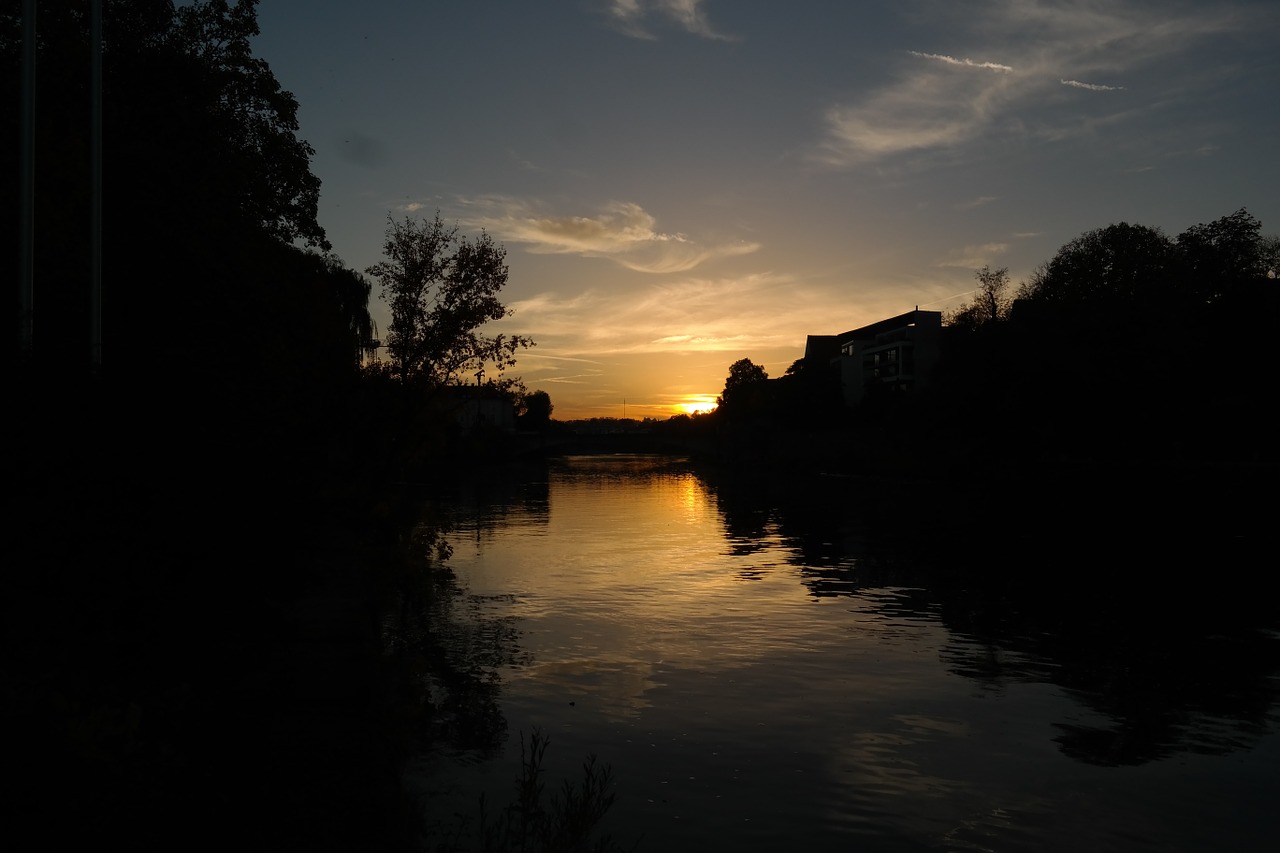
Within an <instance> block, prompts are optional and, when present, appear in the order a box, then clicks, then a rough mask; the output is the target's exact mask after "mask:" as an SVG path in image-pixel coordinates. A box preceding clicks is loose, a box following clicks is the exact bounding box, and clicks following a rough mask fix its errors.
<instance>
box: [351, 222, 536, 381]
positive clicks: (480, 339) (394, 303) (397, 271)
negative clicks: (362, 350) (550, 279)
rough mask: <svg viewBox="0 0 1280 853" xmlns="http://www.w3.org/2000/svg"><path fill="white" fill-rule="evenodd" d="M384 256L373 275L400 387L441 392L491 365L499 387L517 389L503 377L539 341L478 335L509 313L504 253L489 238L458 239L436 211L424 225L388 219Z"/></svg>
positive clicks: (504, 251) (463, 237)
mask: <svg viewBox="0 0 1280 853" xmlns="http://www.w3.org/2000/svg"><path fill="white" fill-rule="evenodd" d="M383 254H384V255H385V257H386V260H384V261H382V262H380V263H377V264H374V265H373V266H371V267H369V269H368V273H369V275H371V276H373V277H374V278H376V279H378V280H379V281H380V282H381V284H382V298H383V299H385V300H387V302H388V304H389V306H390V308H391V327H390V329H389V330H388V332H389V334H388V336H387V351H388V352H389V353H390V355H391V361H392V369H393V371H394V372H395V373H396V374H397V375H398V376H399V377H400V378H401V379H402V380H404V381H406V382H409V381H415V382H416V381H421V382H425V383H426V384H429V385H442V384H446V383H448V382H450V381H456V380H457V379H459V378H461V377H463V376H465V375H466V374H468V373H470V372H473V371H478V370H482V369H484V368H485V366H486V365H492V366H493V367H494V369H495V370H496V371H497V374H498V376H497V377H495V378H494V380H493V381H495V382H496V384H498V385H499V386H501V387H507V386H511V385H513V384H515V382H516V380H510V379H508V380H504V379H503V376H502V374H503V372H504V371H505V370H506V369H508V368H510V367H513V366H514V365H515V363H516V359H515V354H516V352H517V351H518V350H520V349H523V348H526V347H530V346H533V341H531V340H530V339H529V338H526V337H523V336H520V335H511V336H506V335H502V334H498V335H494V336H491V337H487V336H485V335H482V334H481V333H480V329H481V328H482V327H483V326H484V324H486V323H488V322H490V321H491V320H501V319H502V318H503V317H506V316H508V315H509V314H510V313H511V311H510V309H509V308H507V307H506V306H505V305H503V304H502V302H501V301H500V300H499V299H498V293H499V292H500V291H501V290H502V288H503V287H505V286H506V284H507V265H506V249H504V248H503V247H502V246H500V245H498V244H497V243H495V242H494V241H493V238H491V237H490V236H489V235H488V234H486V233H485V232H483V231H481V232H480V235H479V236H478V237H476V238H474V239H468V238H467V237H465V236H460V235H459V233H458V228H457V226H453V227H448V226H446V225H445V224H444V223H443V222H442V221H441V219H440V214H439V213H438V212H437V213H436V215H435V217H434V218H433V219H431V220H421V221H419V220H414V219H412V218H406V219H405V220H404V221H402V222H397V221H395V219H393V218H392V217H391V216H390V215H388V216H387V232H386V240H385V241H384V243H383Z"/></svg>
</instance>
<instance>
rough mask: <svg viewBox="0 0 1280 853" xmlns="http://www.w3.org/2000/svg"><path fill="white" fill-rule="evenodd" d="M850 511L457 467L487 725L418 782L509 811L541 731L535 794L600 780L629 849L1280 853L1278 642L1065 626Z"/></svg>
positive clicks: (758, 493)
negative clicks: (540, 786)
mask: <svg viewBox="0 0 1280 853" xmlns="http://www.w3.org/2000/svg"><path fill="white" fill-rule="evenodd" d="M859 495H861V496H862V498H859V497H858V496H859ZM865 498H866V487H865V486H863V487H855V484H852V483H848V482H841V481H834V480H832V481H824V482H819V483H816V484H815V483H809V484H806V485H803V486H792V487H788V488H781V489H778V490H773V489H770V488H763V487H759V486H752V487H744V486H742V485H740V484H738V483H735V482H729V481H726V480H725V479H724V478H723V475H717V477H709V476H707V475H706V474H704V473H701V472H700V471H699V470H698V469H696V468H695V467H694V466H692V465H690V464H689V463H688V462H687V461H685V460H682V459H677V458H669V457H658V456H582V457H568V458H564V459H560V460H554V461H552V462H551V463H549V464H548V465H547V466H546V467H542V468H536V469H533V470H532V471H531V472H528V476H525V477H523V478H513V479H509V480H494V481H489V482H486V483H479V484H471V485H470V486H469V487H468V488H467V489H466V490H464V491H463V492H460V493H459V494H457V495H454V496H453V499H452V501H451V502H450V504H449V506H450V507H451V509H450V512H451V513H452V519H451V522H452V525H453V527H452V531H451V532H450V534H449V537H448V538H449V541H450V543H451V544H452V546H453V548H454V553H453V556H452V558H451V559H450V561H449V564H450V565H451V566H452V568H453V570H454V572H455V573H456V575H457V578H458V581H459V585H460V587H461V589H462V590H463V594H462V595H461V596H459V603H460V606H459V607H458V608H456V610H457V613H455V617H456V618H457V619H458V620H459V621H460V623H468V624H471V625H472V626H473V627H472V628H471V629H467V628H463V627H459V628H458V629H457V630H456V634H457V637H458V638H459V639H458V640H457V641H458V642H462V643H471V644H480V645H484V644H486V643H489V644H505V648H504V649H502V650H501V653H499V654H495V655H489V656H488V657H485V655H479V656H478V657H475V658H474V659H476V660H488V661H490V663H489V664H486V666H487V672H488V674H489V675H490V676H491V677H492V678H493V679H494V680H495V684H496V685H497V692H496V697H497V698H496V702H497V706H498V711H499V712H500V713H501V716H502V717H503V718H505V723H506V725H505V732H506V735H505V738H504V737H497V738H495V740H494V743H493V745H492V747H491V748H490V749H487V750H483V749H482V750H478V751H474V752H471V753H466V752H462V753H457V754H451V755H437V756H434V757H431V758H426V759H423V760H422V761H421V762H419V764H418V765H417V766H416V767H415V768H414V770H413V771H412V777H411V778H412V780H413V784H414V785H415V786H416V787H417V789H418V790H419V791H420V792H422V793H423V794H424V796H428V797H429V801H430V802H433V803H435V805H434V806H433V808H435V809H436V811H437V812H439V811H440V809H441V808H442V807H441V806H440V805H439V804H440V803H441V802H449V803H451V805H449V806H448V808H449V809H454V810H456V811H457V812H458V813H459V814H464V815H465V814H468V813H470V812H471V811H472V810H473V809H474V806H475V800H476V797H477V795H478V793H479V792H482V791H483V792H486V796H487V797H488V798H489V802H490V803H496V802H506V801H508V800H510V798H511V792H512V789H513V780H514V779H515V777H516V775H517V768H518V764H519V756H520V739H521V735H525V736H526V737H527V736H528V734H529V733H531V732H532V731H534V730H539V731H541V732H542V733H544V734H546V735H548V736H549V737H550V740H551V746H550V750H549V752H548V775H547V781H548V788H549V789H553V788H556V787H557V786H558V784H559V781H558V780H559V779H561V778H566V779H577V778H579V777H580V776H581V772H580V770H579V767H580V764H581V762H582V759H583V758H584V757H585V756H586V755H587V754H589V753H594V754H596V755H598V756H599V758H600V759H601V760H602V761H604V762H607V763H608V764H609V765H610V766H611V767H612V770H613V777H614V781H615V784H616V788H615V791H616V795H617V800H616V803H615V805H614V806H613V808H612V810H611V811H610V812H609V814H608V816H607V819H606V821H605V825H604V828H605V829H606V830H607V831H608V832H609V833H610V834H611V835H612V836H613V838H614V839H615V840H617V841H619V842H622V843H623V844H624V845H627V846H630V845H631V844H633V843H636V842H638V845H639V846H638V849H639V850H641V851H643V850H653V851H675V850H716V849H723V850H736V851H742V850H874V851H881V850H885V851H887V850H895V851H896V850H992V851H1020V850H1027V851H1031V850H1035V851H1044V850H1062V851H1076V850H1116V851H1142V850H1152V851H1154V850H1161V851H1168V850H1188V851H1190V850H1205V851H1208V850H1214V851H1227V850H1232V851H1252V850H1257V851H1263V850H1267V851H1271V850H1274V849H1276V844H1277V843H1278V842H1277V838H1280V738H1277V736H1276V733H1275V732H1276V723H1277V721H1278V713H1277V705H1276V698H1277V694H1278V692H1280V684H1278V683H1277V668H1276V666H1277V664H1276V661H1277V648H1276V647H1277V635H1276V633H1275V632H1274V631H1270V630H1266V628H1267V627H1268V626H1255V625H1238V626H1235V628H1234V629H1233V630H1231V631H1228V632H1223V631H1221V630H1219V629H1217V628H1215V629H1214V630H1213V631H1211V632H1197V631H1196V630H1195V629H1194V627H1188V628H1187V630H1186V631H1183V632H1180V633H1178V634H1177V635H1176V636H1175V635H1174V634H1172V633H1170V634H1162V633H1160V631H1161V630H1162V629H1157V628H1152V627H1149V626H1148V623H1147V622H1145V621H1144V622H1142V624H1143V626H1144V627H1143V628H1142V629H1141V630H1140V631H1138V632H1135V631H1133V630H1127V631H1126V630H1124V629H1122V628H1120V627H1118V626H1108V625H1106V624H1101V623H1099V624H1096V625H1094V624H1090V627H1089V628H1088V629H1087V630H1083V629H1081V630H1072V627H1071V626H1072V625H1074V624H1075V623H1076V622H1085V623H1090V620H1089V619H1088V618H1086V617H1083V616H1082V617H1081V618H1079V619H1077V618H1076V617H1075V616H1073V614H1072V613H1071V612H1069V609H1068V612H1066V613H1064V612H1063V609H1062V608H1057V609H1055V608H1053V607H1042V608H1036V607H1031V606H1026V605H1019V604H1014V603H1010V602H1002V603H993V602H991V601H988V600H986V599H985V598H983V597H981V596H977V595H975V594H971V593H968V592H966V591H965V590H964V588H963V585H955V584H952V585H945V584H936V583H934V582H933V581H930V580H928V578H929V577H935V576H936V574H930V573H929V572H926V571H924V570H923V569H922V568H920V567H918V566H915V565H913V564H912V558H910V557H909V556H907V553H908V552H909V549H902V548H900V547H898V546H900V545H901V544H902V535H901V534H894V536H892V537H882V536H881V535H880V533H879V532H878V531H879V527H878V526H877V525H876V524H873V523H871V522H869V521H867V520H865V515H864V514H862V513H860V511H859V506H860V505H862V504H863V503H866V500H865ZM907 530H908V531H909V526H908V527H907ZM450 798H452V799H450Z"/></svg>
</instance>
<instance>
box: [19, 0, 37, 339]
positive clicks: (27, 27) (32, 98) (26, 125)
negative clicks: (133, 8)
mask: <svg viewBox="0 0 1280 853" xmlns="http://www.w3.org/2000/svg"><path fill="white" fill-rule="evenodd" d="M21 147H22V155H21V163H20V164H19V165H20V168H21V169H22V188H21V192H20V195H21V200H20V202H19V203H20V204H21V205H22V213H21V215H20V218H21V220H22V224H21V226H20V227H21V233H20V235H19V239H20V242H21V246H20V247H19V249H18V254H19V260H18V265H19V273H18V322H19V324H20V329H19V333H18V345H19V348H20V349H19V353H20V357H21V359H22V361H23V363H24V364H29V363H30V362H32V361H34V355H35V353H34V347H35V343H34V336H33V331H32V329H33V326H34V318H35V302H34V286H33V285H34V282H35V255H36V252H35V248H36V0H23V2H22V144H21Z"/></svg>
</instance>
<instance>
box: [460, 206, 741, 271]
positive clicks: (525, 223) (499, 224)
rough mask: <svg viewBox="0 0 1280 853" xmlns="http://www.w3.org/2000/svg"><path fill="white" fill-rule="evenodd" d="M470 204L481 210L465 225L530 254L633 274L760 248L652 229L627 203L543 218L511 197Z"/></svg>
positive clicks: (683, 267)
mask: <svg viewBox="0 0 1280 853" xmlns="http://www.w3.org/2000/svg"><path fill="white" fill-rule="evenodd" d="M476 204H478V206H479V207H480V208H481V209H482V212H481V213H480V214H479V215H477V216H473V217H471V218H470V219H469V220H468V224H471V225H474V226H478V227H482V228H484V229H485V230H487V231H490V232H492V233H493V234H494V235H496V236H498V237H500V238H501V239H502V240H504V241H507V242H512V243H523V244H525V245H526V246H527V247H528V251H530V252H532V253H534V254H576V255H582V256H583V257H588V258H607V259H609V260H611V261H613V262H614V263H617V264H620V265H621V266H624V267H626V268H627V269H631V270H635V271H636V272H647V273H673V272H686V271H688V270H691V269H693V268H695V267H697V266H700V265H702V264H704V263H706V262H708V261H711V260H714V259H717V258H723V257H731V256H734V255H745V254H750V253H751V252H755V251H757V250H758V249H759V248H760V244H759V243H752V242H746V241H735V242H728V243H720V244H717V245H701V244H699V243H697V242H695V241H694V240H692V239H690V238H689V237H686V236H685V235H683V234H679V233H664V232H661V231H658V230H657V229H656V224H657V222H656V220H655V219H654V217H653V216H652V215H650V214H649V213H647V212H646V211H645V210H644V208H642V207H640V205H638V204H634V203H632V202H613V203H611V204H609V205H607V206H606V207H605V209H604V210H603V211H602V212H600V213H599V214H597V215H595V216H565V215H548V214H545V213H542V212H540V211H538V210H535V209H534V208H533V207H532V206H530V205H529V204H527V203H525V202H521V201H518V200H513V199H503V198H489V199H483V200H480V201H479V202H476Z"/></svg>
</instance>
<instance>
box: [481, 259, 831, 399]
mask: <svg viewBox="0 0 1280 853" xmlns="http://www.w3.org/2000/svg"><path fill="white" fill-rule="evenodd" d="M832 305H833V303H832V301H831V298H830V295H829V294H818V293H816V292H814V293H810V292H808V291H807V289H806V287H805V286H804V285H803V284H802V283H800V282H798V281H797V280H796V279H794V278H793V277H791V276H789V275H781V274H777V273H754V274H747V275H743V276H736V277H726V278H698V277H685V278H680V279H678V280H674V281H670V282H666V283H662V284H648V285H643V286H636V287H630V288H619V287H614V286H605V285H602V286H600V287H593V288H590V289H588V290H586V291H584V292H580V293H574V294H570V295H561V294H554V293H544V294H539V295H538V296H535V297H532V298H530V299H524V300H516V301H513V302H512V303H511V307H512V308H513V309H514V315H513V318H512V319H510V320H503V321H501V322H502V323H504V324H509V325H511V326H512V327H513V328H514V327H515V326H519V327H520V328H522V329H537V330H538V331H537V335H536V337H537V340H538V344H539V350H540V351H543V352H554V353H557V354H561V355H563V356H568V357H578V356H582V357H584V360H585V361H587V362H588V363H589V362H591V361H594V360H596V359H599V358H602V357H607V356H613V355H626V354H641V353H689V352H723V351H729V350H733V351H756V350H766V349H770V348H778V347H797V346H803V343H804V339H805V335H806V334H808V333H810V332H812V331H813V330H815V329H826V328H827V327H829V326H831V325H832V316H831V312H832ZM844 322H846V321H844V320H840V321H837V322H836V323H835V324H834V325H836V326H840V325H842V323H844ZM854 325H856V323H855V324H854ZM525 359H526V357H525V356H521V364H522V365H523V364H524V362H525ZM542 366H543V367H544V368H549V367H551V365H542ZM586 366H588V365H586V364H584V365H581V367H586ZM564 371H565V372H566V373H571V374H577V373H580V372H582V370H581V369H580V367H579V366H575V365H566V366H565V367H564Z"/></svg>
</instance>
